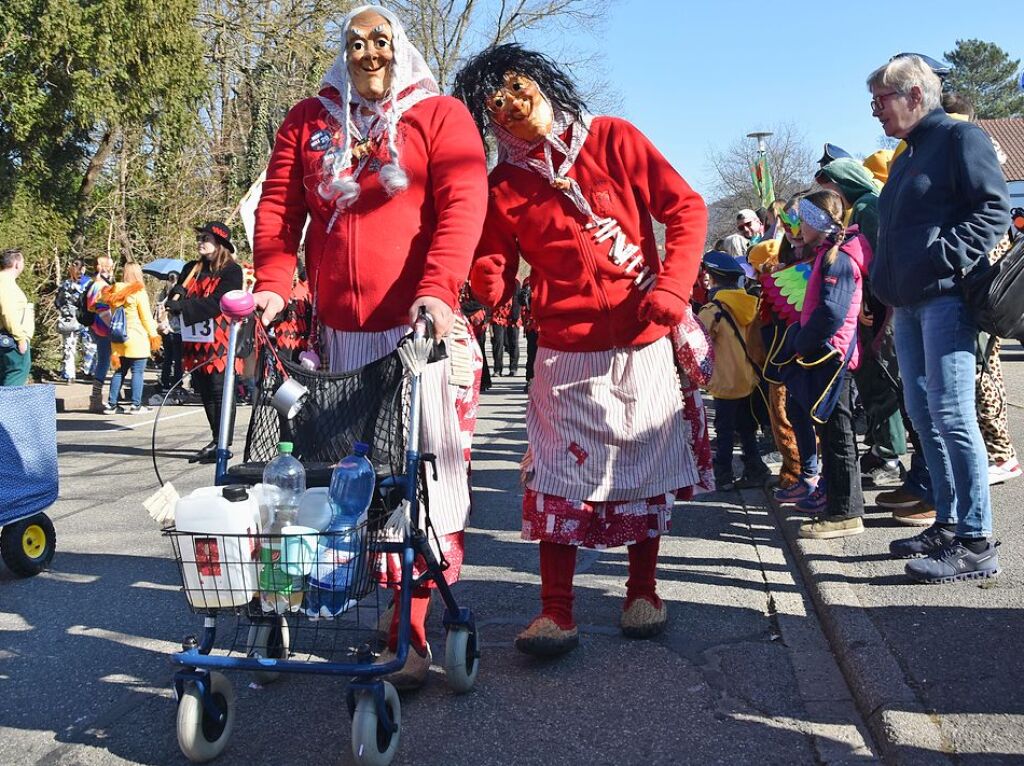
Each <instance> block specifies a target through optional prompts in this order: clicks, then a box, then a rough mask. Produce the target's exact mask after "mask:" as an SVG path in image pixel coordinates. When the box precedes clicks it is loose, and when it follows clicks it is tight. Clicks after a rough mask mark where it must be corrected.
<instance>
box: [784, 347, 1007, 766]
mask: <svg viewBox="0 0 1024 766" xmlns="http://www.w3.org/2000/svg"><path fill="white" fill-rule="evenodd" d="M1011 345H1012V348H1011V350H1010V351H1006V352H1004V353H1003V355H1002V359H1003V369H1004V374H1005V377H1006V387H1007V398H1008V400H1009V403H1010V406H1009V407H1008V411H1009V420H1010V430H1011V434H1012V436H1013V440H1014V443H1015V444H1016V445H1018V449H1019V448H1020V445H1024V353H1022V352H1021V350H1020V347H1019V346H1018V345H1017V344H1015V343H1014V344H1011ZM876 494H877V491H869V492H866V494H865V501H866V504H867V515H866V517H865V526H866V527H867V531H866V532H865V534H862V535H858V536H855V537H850V538H846V539H840V540H833V541H817V540H801V539H798V538H797V530H798V527H799V524H800V522H801V521H803V520H805V519H806V518H807V517H806V516H801V515H799V514H797V513H795V512H793V511H792V509H791V508H786V509H780V508H778V507H775V508H774V512H775V518H776V519H777V520H778V521H779V522H781V523H780V526H781V528H782V529H783V530H784V532H785V535H786V538H787V539H788V541H789V544H790V547H791V550H792V551H793V552H794V553H795V554H796V556H797V560H798V562H799V564H800V568H801V570H802V572H803V575H804V578H805V579H806V581H807V582H808V583H809V584H810V586H811V592H812V594H813V597H814V602H815V605H816V607H817V609H818V613H819V615H820V617H821V620H822V624H823V626H824V629H825V632H826V634H827V635H828V637H829V640H830V641H831V643H832V647H833V650H834V652H835V655H836V657H837V658H838V659H839V662H840V665H841V666H842V668H843V672H844V674H845V676H846V678H847V681H848V682H849V685H850V687H851V689H852V690H853V693H854V696H855V697H856V699H857V704H858V706H859V708H860V710H861V713H862V714H863V715H864V716H865V719H866V720H867V723H868V725H869V726H870V728H871V731H872V734H873V736H874V738H875V741H876V742H877V743H878V745H879V748H880V750H881V753H882V755H883V757H884V758H885V759H886V761H887V762H891V763H898V764H917V763H920V764H936V763H957V764H995V763H1000V764H1006V763H1024V683H1022V672H1024V662H1022V660H1021V646H1022V644H1021V641H1022V631H1024V611H1022V610H1024V532H1022V529H1021V524H1020V518H1021V517H1020V514H1021V513H1022V510H1021V509H1022V508H1024V479H1017V480H1014V481H1011V482H1009V483H1007V484H1004V485H1002V486H998V487H993V488H992V511H993V517H994V522H995V531H996V538H997V539H998V540H1000V541H1002V546H1001V547H1000V549H999V558H1000V565H1001V567H1002V574H1001V575H1000V577H999V578H998V579H996V580H988V581H981V582H973V583H958V584H954V585H934V586H929V585H918V584H912V583H911V582H910V581H909V579H908V578H907V577H906V576H905V575H904V572H903V568H904V565H905V563H906V562H905V561H897V560H893V559H891V558H890V557H889V556H888V547H889V542H890V541H891V540H895V539H897V538H900V537H906V536H910V535H913V534H916V533H917V532H918V531H920V530H919V529H915V528H912V527H903V526H900V525H898V524H896V523H895V522H893V520H892V518H891V516H890V515H889V513H888V512H886V511H885V510H884V509H881V508H879V507H878V506H875V505H874V504H873V503H874V497H875V495H876Z"/></svg>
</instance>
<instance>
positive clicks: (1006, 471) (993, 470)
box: [988, 457, 1024, 487]
mask: <svg viewBox="0 0 1024 766" xmlns="http://www.w3.org/2000/svg"><path fill="white" fill-rule="evenodd" d="M1022 474H1024V471H1022V470H1021V467H1020V463H1019V462H1017V458H1015V457H1011V458H1010V459H1009V460H1004V461H1003V462H1001V463H989V464H988V484H989V486H990V487H991V486H994V485H996V484H1002V483H1003V482H1004V481H1009V480H1010V479H1016V478H1017V477H1018V476H1020V475H1022Z"/></svg>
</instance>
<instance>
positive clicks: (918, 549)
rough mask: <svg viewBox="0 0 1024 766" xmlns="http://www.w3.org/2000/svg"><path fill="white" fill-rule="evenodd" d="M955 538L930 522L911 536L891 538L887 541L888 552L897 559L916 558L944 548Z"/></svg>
mask: <svg viewBox="0 0 1024 766" xmlns="http://www.w3.org/2000/svg"><path fill="white" fill-rule="evenodd" d="M955 538H956V535H954V534H953V533H952V532H947V531H946V530H945V529H943V528H942V527H940V526H936V525H935V524H932V526H930V527H928V529H926V530H924V531H923V532H921V533H920V534H917V535H914V536H913V537H906V538H904V539H902V540H893V541H892V542H891V543H889V554H890V555H891V556H892V557H893V558H897V559H916V558H921V557H922V556H930V555H931V554H933V553H935V551H937V550H940V549H941V548H945V547H946V546H947V545H949V544H950V543H951V542H953V540H954V539H955Z"/></svg>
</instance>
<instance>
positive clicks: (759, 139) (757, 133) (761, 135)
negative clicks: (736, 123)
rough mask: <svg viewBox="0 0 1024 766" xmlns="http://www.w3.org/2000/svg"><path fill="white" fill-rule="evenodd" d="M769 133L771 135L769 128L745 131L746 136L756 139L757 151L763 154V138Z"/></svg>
mask: <svg viewBox="0 0 1024 766" xmlns="http://www.w3.org/2000/svg"><path fill="white" fill-rule="evenodd" d="M770 135H772V132H771V131H770V130H756V131H754V132H753V133H747V138H753V139H754V140H755V141H757V153H758V154H764V153H765V151H766V149H765V145H764V140H765V139H766V138H768V136H770Z"/></svg>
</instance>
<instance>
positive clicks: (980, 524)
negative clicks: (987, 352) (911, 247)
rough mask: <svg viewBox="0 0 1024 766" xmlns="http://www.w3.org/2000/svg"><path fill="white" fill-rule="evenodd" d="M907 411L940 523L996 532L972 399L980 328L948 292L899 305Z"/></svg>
mask: <svg viewBox="0 0 1024 766" xmlns="http://www.w3.org/2000/svg"><path fill="white" fill-rule="evenodd" d="M894 329H895V333H896V354H897V356H898V357H899V362H900V373H901V375H902V377H903V398H904V402H905V404H906V407H907V413H908V414H909V415H910V420H911V422H912V423H913V424H914V429H915V430H916V431H917V434H918V437H919V438H920V440H921V449H922V451H923V452H924V459H925V463H926V464H927V466H928V473H929V474H930V475H931V480H932V491H933V493H934V496H935V511H936V521H938V522H939V523H941V524H956V525H957V527H956V533H957V535H958V536H960V537H967V538H983V537H989V536H990V535H991V534H992V507H991V505H990V504H989V492H988V454H987V453H986V452H985V442H984V441H983V440H982V438H981V429H980V428H979V427H978V414H977V410H976V408H975V403H974V366H975V360H976V352H975V346H976V345H977V334H978V328H977V326H976V325H975V324H974V320H973V319H972V318H971V316H970V313H969V312H968V310H967V307H966V306H965V305H964V302H963V299H962V298H960V297H959V296H957V295H943V296H940V297H938V298H932V299H930V300H926V301H922V302H921V303H917V304H914V305H913V306H900V307H898V308H896V310H895V319H894Z"/></svg>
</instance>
